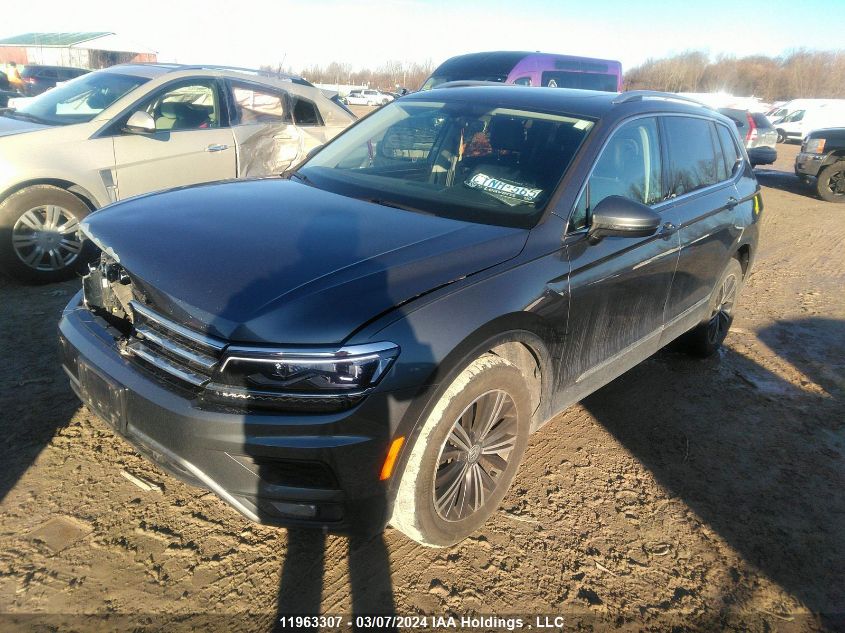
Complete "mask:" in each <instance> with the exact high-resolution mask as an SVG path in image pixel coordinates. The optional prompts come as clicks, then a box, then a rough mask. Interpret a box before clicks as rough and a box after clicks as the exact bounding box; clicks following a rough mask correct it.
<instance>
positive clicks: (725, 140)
mask: <svg viewBox="0 0 845 633" xmlns="http://www.w3.org/2000/svg"><path fill="white" fill-rule="evenodd" d="M716 132H717V135H718V137H719V141H720V143H721V145H722V156H723V157H724V160H725V171H726V173H727V174H728V176H730V175H731V174H732V173H733V168H734V165H736V161H737V160H739V157H740V153H739V150H737V148H736V142H735V141H734V137H733V134H731V132H730V130H728V128H726V127H725V126H724V125H721V124H718V123H717V124H716Z"/></svg>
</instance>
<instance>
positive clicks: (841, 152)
mask: <svg viewBox="0 0 845 633" xmlns="http://www.w3.org/2000/svg"><path fill="white" fill-rule="evenodd" d="M843 159H845V148H843V149H836V150H833V151H832V152H830V154H828V155H827V156H825V158H824V160H823V161H822V164H821V166H822V167H827V166H828V165H833V164H834V163H838V162H839V161H840V160H843ZM820 171H821V170H820Z"/></svg>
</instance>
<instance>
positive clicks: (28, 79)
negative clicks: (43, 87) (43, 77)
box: [22, 77, 35, 84]
mask: <svg viewBox="0 0 845 633" xmlns="http://www.w3.org/2000/svg"><path fill="white" fill-rule="evenodd" d="M22 81H23V82H24V83H25V84H34V83H35V77H23V78H22Z"/></svg>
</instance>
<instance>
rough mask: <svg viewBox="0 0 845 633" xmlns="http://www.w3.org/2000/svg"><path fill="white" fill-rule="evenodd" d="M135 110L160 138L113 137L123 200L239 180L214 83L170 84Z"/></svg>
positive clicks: (189, 81)
mask: <svg viewBox="0 0 845 633" xmlns="http://www.w3.org/2000/svg"><path fill="white" fill-rule="evenodd" d="M135 110H136V111H137V110H143V111H145V112H147V113H149V114H150V115H151V116H152V117H153V119H154V120H155V124H156V132H155V133H153V134H131V133H128V132H122V133H120V134H119V135H118V136H115V137H114V157H115V174H116V176H117V189H118V192H119V196H120V198H121V199H123V198H128V197H130V196H135V195H138V194H141V193H146V192H149V191H157V190H160V189H169V188H171V187H178V186H182V185H192V184H197V183H203V182H212V181H215V180H224V179H227V178H234V177H235V176H236V171H235V169H236V165H235V148H234V141H233V138H232V130H231V129H230V128H229V126H228V121H227V119H226V115H225V107H224V104H223V102H222V100H221V92H220V90H219V87H218V84H217V81H216V80H215V79H213V78H196V79H186V80H181V81H178V82H174V83H171V84H168V85H167V86H164V87H162V88H161V89H160V90H158V91H156V92H155V93H154V94H153V95H152V96H151V97H149V98H148V99H147V100H146V101H145V102H144V103H143V104H141V105H140V106H138V107H136V108H135ZM131 114H132V113H128V114H127V115H126V117H127V118H128V116H129V115H131Z"/></svg>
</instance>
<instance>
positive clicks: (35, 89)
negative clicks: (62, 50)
mask: <svg viewBox="0 0 845 633" xmlns="http://www.w3.org/2000/svg"><path fill="white" fill-rule="evenodd" d="M89 72H91V71H90V70H86V69H85V68H71V67H68V66H42V65H41V64H27V65H26V66H24V67H23V69H22V70H21V79H23V86H22V88H21V91H22V92H23V94H24V95H25V96H27V97H34V96H35V95H40V94H41V93H42V92H45V91H47V90H49V89H50V88H55V87H56V84H57V83H63V82H65V81H70V80H71V79H76V78H77V77H79V76H80V75H84V74H86V73H89Z"/></svg>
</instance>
